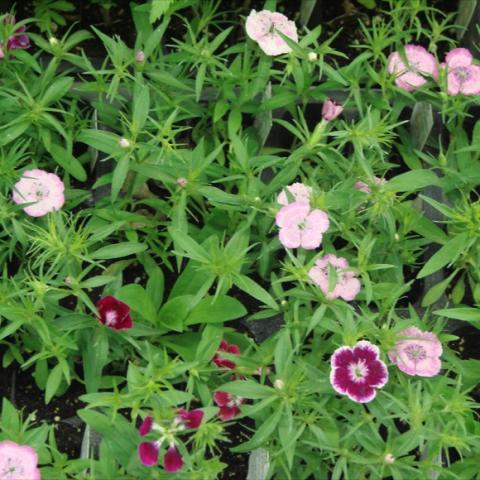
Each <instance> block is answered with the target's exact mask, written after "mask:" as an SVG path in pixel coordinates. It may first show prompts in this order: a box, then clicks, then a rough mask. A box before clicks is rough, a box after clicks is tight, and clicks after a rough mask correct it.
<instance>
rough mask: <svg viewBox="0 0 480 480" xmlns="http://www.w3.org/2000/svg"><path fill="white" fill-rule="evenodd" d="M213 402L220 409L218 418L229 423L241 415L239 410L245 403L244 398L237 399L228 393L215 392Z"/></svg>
mask: <svg viewBox="0 0 480 480" xmlns="http://www.w3.org/2000/svg"><path fill="white" fill-rule="evenodd" d="M213 401H214V402H215V403H216V404H217V406H218V407H219V411H218V417H219V418H220V420H223V421H224V422H228V420H231V419H232V418H234V417H236V416H237V415H238V414H239V413H240V408H238V407H239V406H240V405H241V404H242V403H243V402H244V399H243V398H242V397H237V396H235V395H232V394H231V393H228V392H215V393H214V394H213Z"/></svg>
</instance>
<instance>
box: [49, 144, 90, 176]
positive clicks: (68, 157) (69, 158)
mask: <svg viewBox="0 0 480 480" xmlns="http://www.w3.org/2000/svg"><path fill="white" fill-rule="evenodd" d="M48 151H49V153H50V155H51V156H52V157H53V159H54V160H55V161H56V162H57V163H58V164H59V165H60V166H61V167H62V168H64V169H65V171H66V172H68V173H69V174H70V175H72V176H73V177H75V178H76V179H77V180H79V181H80V182H85V181H86V180H87V172H86V171H85V169H84V168H83V165H82V164H81V163H80V162H79V161H78V160H77V159H76V158H75V157H74V156H73V155H72V154H71V153H70V152H69V151H68V150H66V149H65V148H63V147H61V146H60V145H57V144H55V143H52V144H51V145H50V148H49V149H48Z"/></svg>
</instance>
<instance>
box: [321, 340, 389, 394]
mask: <svg viewBox="0 0 480 480" xmlns="http://www.w3.org/2000/svg"><path fill="white" fill-rule="evenodd" d="M330 364H331V367H332V370H331V372H330V383H331V384H332V387H333V388H334V390H335V391H336V392H338V393H340V394H341V395H347V396H348V397H349V398H350V399H351V400H353V401H354V402H358V403H367V402H370V401H372V400H373V399H374V398H375V396H376V394H377V390H376V389H377V388H382V387H383V386H384V385H385V384H386V383H387V381H388V370H387V367H386V365H385V363H383V362H382V360H380V351H379V349H378V347H377V346H376V345H373V344H372V343H370V342H368V341H366V340H362V341H360V342H357V343H356V345H355V346H354V347H353V348H351V347H340V348H337V349H336V350H335V352H334V353H333V355H332V358H331V359H330Z"/></svg>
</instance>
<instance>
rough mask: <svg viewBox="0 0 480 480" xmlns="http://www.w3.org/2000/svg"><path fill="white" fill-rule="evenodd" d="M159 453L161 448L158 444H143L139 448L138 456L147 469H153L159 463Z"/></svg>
mask: <svg viewBox="0 0 480 480" xmlns="http://www.w3.org/2000/svg"><path fill="white" fill-rule="evenodd" d="M159 451H160V446H159V445H158V443H157V442H142V443H141V444H140V445H139V446H138V456H139V457H140V461H141V462H142V463H143V464H144V465H145V466H146V467H153V465H156V464H157V463H158V453H159Z"/></svg>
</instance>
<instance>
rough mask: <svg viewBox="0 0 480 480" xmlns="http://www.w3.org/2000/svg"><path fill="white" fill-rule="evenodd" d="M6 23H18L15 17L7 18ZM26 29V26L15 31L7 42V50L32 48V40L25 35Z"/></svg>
mask: <svg viewBox="0 0 480 480" xmlns="http://www.w3.org/2000/svg"><path fill="white" fill-rule="evenodd" d="M6 23H11V24H12V25H14V24H15V23H16V20H15V17H13V16H10V17H7V19H6ZM26 29H27V27H26V25H21V26H20V27H18V28H17V30H15V33H14V34H13V35H12V36H11V37H10V38H9V39H8V41H7V50H17V49H26V48H30V39H29V38H28V36H27V35H25V33H24V32H25V30H26Z"/></svg>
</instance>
